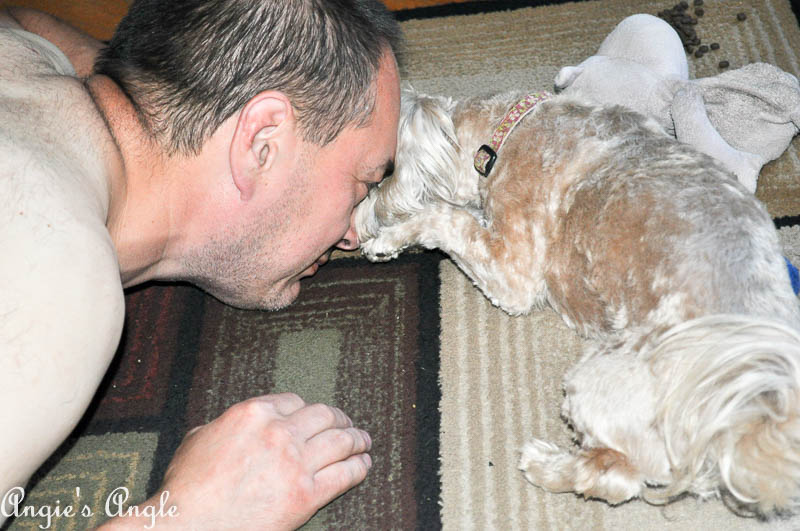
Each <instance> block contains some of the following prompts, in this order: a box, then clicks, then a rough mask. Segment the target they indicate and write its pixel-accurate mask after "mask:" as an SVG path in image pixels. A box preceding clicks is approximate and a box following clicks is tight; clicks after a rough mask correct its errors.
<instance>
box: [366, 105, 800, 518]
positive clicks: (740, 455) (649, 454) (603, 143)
mask: <svg viewBox="0 0 800 531" xmlns="http://www.w3.org/2000/svg"><path fill="white" fill-rule="evenodd" d="M522 96H523V94H518V93H514V94H503V95H498V96H494V97H490V98H486V99H473V100H468V101H464V102H455V101H453V100H451V99H448V98H443V97H427V96H423V95H419V94H416V93H414V92H413V91H412V90H409V89H406V90H405V91H404V95H403V103H402V112H401V124H400V129H399V139H398V142H399V144H398V153H397V165H396V171H395V174H394V175H393V176H392V177H390V178H388V179H386V180H384V182H383V183H382V184H381V185H380V186H379V187H378V188H376V189H374V190H373V191H372V192H371V193H370V195H369V196H368V197H367V199H366V200H365V201H364V202H363V203H362V204H361V205H360V206H359V207H358V210H357V212H356V229H357V231H358V234H359V239H360V241H361V243H362V250H363V252H364V253H365V254H366V255H367V256H368V257H369V258H370V259H372V260H388V259H391V258H393V257H395V256H397V255H398V253H400V252H401V251H402V250H403V249H406V248H408V247H410V246H422V247H425V248H429V249H433V248H438V249H441V250H443V251H444V252H446V253H448V254H449V255H450V257H451V258H452V259H453V260H454V261H455V262H456V263H457V264H458V265H459V267H460V268H461V269H462V270H463V271H464V272H465V273H466V274H467V275H468V276H469V277H470V278H471V279H472V280H473V281H474V283H475V285H476V286H478V288H480V289H481V290H482V291H483V292H484V293H485V294H486V296H487V297H488V298H489V299H490V300H491V301H492V302H493V303H494V304H495V305H497V306H499V307H500V308H502V309H503V310H505V311H507V312H509V313H511V314H522V313H525V312H528V311H530V310H532V309H534V308H540V307H543V306H545V305H549V306H550V307H552V308H553V309H554V310H555V311H556V312H558V313H559V314H560V315H561V317H562V318H563V319H564V321H565V322H566V323H567V324H568V325H569V326H570V327H572V328H574V329H575V330H576V331H577V332H578V333H580V334H581V335H583V336H585V337H587V338H590V339H591V342H590V344H591V345H592V346H591V347H590V348H588V349H587V350H586V352H585V354H584V355H583V357H582V359H581V360H580V361H579V362H578V364H577V365H576V366H575V367H573V368H572V369H571V370H570V371H569V373H568V374H567V375H566V378H565V381H564V391H565V400H564V404H563V416H564V417H565V418H566V420H567V421H568V422H569V423H571V425H572V427H573V428H574V430H575V432H576V435H577V439H578V442H579V447H576V448H559V447H558V446H555V445H553V444H550V443H548V442H546V441H542V440H538V439H534V440H533V441H531V442H530V443H528V444H527V445H526V446H525V448H524V449H523V450H522V460H521V464H520V467H521V469H522V470H524V471H525V475H526V477H527V478H528V479H529V480H530V481H531V482H532V483H533V484H535V485H539V486H541V487H543V488H545V489H548V490H550V491H554V492H565V491H573V492H577V493H580V494H582V495H583V496H585V497H587V498H589V497H591V498H599V499H603V500H606V501H608V502H609V503H611V504H617V503H621V502H623V501H625V500H628V499H631V498H634V497H641V498H644V499H646V500H648V501H650V502H652V503H665V502H668V501H670V500H671V499H674V497H675V496H677V495H679V494H682V493H685V492H690V493H694V494H696V495H698V496H700V497H702V498H708V497H714V496H720V495H721V496H724V498H725V499H726V500H730V501H733V502H734V504H733V505H731V506H732V508H734V509H735V510H737V512H738V511H740V510H741V511H756V512H759V513H762V514H771V513H772V512H773V511H776V510H777V511H784V510H789V511H792V510H795V509H797V508H798V505H799V504H800V333H798V329H800V309H799V308H798V303H797V299H796V298H795V297H794V295H793V293H792V290H791V286H790V281H789V278H788V275H787V271H786V265H785V263H784V260H783V258H782V255H781V251H780V248H779V244H778V239H777V235H776V231H775V228H774V226H773V224H772V222H771V220H770V217H769V215H768V214H767V212H766V210H765V209H764V208H763V206H762V205H761V204H760V203H759V202H758V201H757V200H756V199H755V198H754V197H753V196H752V194H750V193H748V192H747V191H746V190H745V189H744V188H743V187H742V186H741V185H740V184H739V183H737V182H736V180H735V179H734V178H733V176H732V175H730V174H729V173H727V172H726V171H725V170H724V169H723V168H722V167H721V166H720V165H719V164H718V163H716V162H715V161H713V160H712V159H711V158H710V157H708V156H706V155H702V154H700V153H699V152H697V151H695V150H694V149H692V148H691V147H689V146H687V145H685V144H681V143H678V142H677V141H675V140H673V139H672V138H671V137H669V136H667V135H666V134H665V132H664V131H663V130H662V129H661V127H660V126H659V125H658V124H657V123H656V122H654V121H652V120H649V119H647V118H645V117H644V116H642V115H639V114H636V113H634V112H631V111H628V110H625V109H623V108H622V107H600V106H595V105H590V104H585V103H582V102H580V101H576V100H573V99H569V98H568V97H565V96H557V97H553V98H551V99H549V100H547V101H545V102H543V103H540V104H539V105H538V106H537V107H536V108H535V109H534V111H533V112H532V113H531V114H530V115H528V116H527V117H525V118H524V119H523V120H522V122H521V123H520V124H519V125H518V126H517V128H516V129H515V130H514V131H513V132H512V133H511V135H510V136H509V137H508V139H507V141H506V143H505V144H504V145H503V147H502V148H501V149H500V150H499V152H498V160H497V163H496V165H495V167H494V169H493V170H492V172H491V174H490V175H489V176H488V178H483V177H481V176H480V175H479V174H478V173H477V172H476V170H475V169H474V168H473V156H474V154H475V151H476V150H477V149H478V147H479V146H480V145H481V144H484V143H488V140H489V139H490V138H491V135H492V132H493V130H494V128H495V127H496V126H497V125H498V123H499V122H500V121H501V120H502V118H503V117H504V115H505V114H506V112H507V111H508V110H509V108H510V107H511V106H512V105H514V103H516V101H518V100H519V99H520V98H521V97H522ZM531 384H532V385H535V382H532V383H531Z"/></svg>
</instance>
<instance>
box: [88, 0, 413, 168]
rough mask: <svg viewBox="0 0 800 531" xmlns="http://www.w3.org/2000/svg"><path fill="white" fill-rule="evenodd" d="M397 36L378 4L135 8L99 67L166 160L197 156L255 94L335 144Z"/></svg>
mask: <svg viewBox="0 0 800 531" xmlns="http://www.w3.org/2000/svg"><path fill="white" fill-rule="evenodd" d="M400 40H401V35H400V30H399V27H398V25H397V23H396V22H395V20H394V18H393V17H392V15H391V14H390V13H389V12H388V11H387V10H386V8H385V7H384V6H383V4H382V3H381V2H379V1H378V0H181V1H180V2H168V1H163V0H136V1H135V2H134V3H133V5H132V6H131V8H130V11H129V12H128V14H127V15H126V16H125V18H124V19H123V20H122V22H121V23H120V25H119V26H118V28H117V30H116V32H115V34H114V37H113V38H112V39H111V42H110V43H109V45H108V46H107V47H106V48H105V49H104V50H103V51H102V53H101V54H100V56H99V58H98V61H97V63H96V65H95V71H96V73H98V74H102V75H106V76H108V77H110V78H111V79H112V80H113V81H114V82H116V83H117V85H119V86H120V87H121V88H122V90H123V91H124V92H125V93H126V94H127V95H128V97H129V98H130V99H131V101H132V103H133V104H134V106H135V108H136V111H137V113H138V115H139V118H140V121H141V122H142V125H143V126H144V128H145V130H146V131H147V132H148V133H149V134H150V135H151V136H152V137H153V138H154V139H156V140H157V141H158V142H159V144H160V145H161V146H162V147H163V148H164V149H165V151H167V152H169V153H175V152H184V153H196V152H197V151H198V150H199V149H200V146H202V144H203V142H204V141H205V140H207V139H208V137H209V136H210V135H211V134H212V133H213V132H214V131H215V130H216V129H217V128H218V127H219V126H220V125H221V124H222V123H223V122H224V121H225V120H226V119H227V118H229V117H230V116H232V115H233V114H234V113H236V112H238V111H239V110H240V109H241V108H242V107H243V106H244V105H245V103H247V102H248V101H249V100H250V99H251V98H252V97H254V96H255V95H256V94H258V93H259V92H261V91H263V90H265V89H269V90H279V91H281V92H283V93H285V94H286V95H287V96H288V97H289V99H290V100H291V102H292V105H293V106H294V108H295V111H296V113H297V117H298V121H299V123H300V124H301V128H302V133H303V135H304V137H305V139H306V140H309V141H311V142H313V143H316V144H325V143H327V142H330V141H331V140H332V139H333V138H335V137H336V135H337V134H338V133H339V132H340V131H341V130H342V129H343V128H344V126H345V125H347V124H350V123H363V122H364V121H365V120H366V119H368V118H369V116H370V114H371V111H372V108H373V105H374V97H375V94H374V83H373V82H374V79H375V76H376V73H377V70H378V65H379V62H380V59H381V56H382V54H383V52H384V51H385V50H386V49H391V50H392V51H393V52H395V53H396V52H397V46H398V45H399V42H400Z"/></svg>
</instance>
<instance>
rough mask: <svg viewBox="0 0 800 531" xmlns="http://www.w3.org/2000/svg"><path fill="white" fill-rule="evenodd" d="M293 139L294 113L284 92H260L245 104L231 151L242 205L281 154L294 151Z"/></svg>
mask: <svg viewBox="0 0 800 531" xmlns="http://www.w3.org/2000/svg"><path fill="white" fill-rule="evenodd" d="M287 135H290V136H287ZM293 135H294V111H293V108H292V104H291V102H290V101H289V98H287V97H286V95H285V94H283V93H282V92H276V91H266V92H261V93H259V94H258V95H256V96H255V97H253V98H252V99H251V100H250V101H248V102H247V103H246V104H245V106H244V108H243V109H242V112H241V113H240V114H239V120H238V121H237V123H236V130H235V131H234V133H233V139H232V140H231V149H230V165H231V174H232V177H233V183H234V185H235V186H236V188H238V190H239V194H240V197H241V199H242V200H243V201H247V200H249V199H250V198H251V197H253V194H254V193H255V190H256V186H257V185H258V183H259V182H260V181H261V180H262V179H264V178H266V177H265V176H266V175H267V174H268V172H269V171H270V170H271V169H273V168H274V166H275V161H276V159H277V158H278V156H279V155H281V154H282V153H281V152H282V151H286V150H287V149H288V148H290V147H291V142H290V141H291V139H293Z"/></svg>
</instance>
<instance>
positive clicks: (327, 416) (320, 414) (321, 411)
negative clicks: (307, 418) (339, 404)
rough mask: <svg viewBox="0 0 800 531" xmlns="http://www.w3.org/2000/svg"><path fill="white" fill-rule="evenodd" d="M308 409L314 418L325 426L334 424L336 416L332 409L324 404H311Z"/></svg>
mask: <svg viewBox="0 0 800 531" xmlns="http://www.w3.org/2000/svg"><path fill="white" fill-rule="evenodd" d="M308 407H309V408H310V409H311V410H312V411H313V414H314V416H316V417H317V418H319V419H320V421H322V422H324V423H325V424H326V425H334V424H336V422H337V415H336V410H335V409H334V408H332V407H330V406H326V405H325V404H312V405H310V406H308Z"/></svg>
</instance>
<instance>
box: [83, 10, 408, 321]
mask: <svg viewBox="0 0 800 531" xmlns="http://www.w3.org/2000/svg"><path fill="white" fill-rule="evenodd" d="M171 30H174V34H171ZM399 39H400V33H399V28H398V26H397V24H396V22H395V21H394V19H393V18H392V16H391V14H389V13H388V12H387V11H386V9H385V8H384V7H383V6H382V4H381V3H380V2H378V1H377V0H374V1H368V0H349V1H348V0H281V1H277V0H238V1H237V0H216V1H211V0H188V1H184V2H163V1H159V0H155V1H153V0H138V1H137V2H136V3H134V5H133V6H132V9H131V12H130V14H129V15H128V17H126V19H125V20H124V21H123V22H122V24H121V26H120V28H119V30H118V32H117V33H116V34H115V36H114V38H113V39H112V41H111V43H110V45H109V48H108V50H106V51H104V52H103V54H102V57H101V59H100V60H99V61H98V63H97V65H96V72H97V73H98V74H101V75H106V76H108V77H110V78H111V79H112V80H114V81H115V82H116V83H117V84H118V85H119V87H120V88H121V89H122V90H123V91H124V92H125V93H126V94H127V95H128V97H129V99H130V100H131V102H132V103H133V105H134V107H135V108H136V111H137V114H138V117H139V121H140V122H141V124H142V127H143V129H144V130H145V131H146V132H147V133H149V135H150V137H151V139H152V140H154V141H155V142H156V144H157V145H159V146H160V148H161V150H163V152H164V153H166V154H167V155H169V156H170V157H173V158H175V159H191V158H192V157H194V158H196V159H197V160H203V161H209V162H210V164H209V165H208V167H206V166H198V165H194V166H191V167H192V171H193V172H195V174H194V175H192V176H188V177H187V178H186V179H185V181H184V182H185V185H186V186H187V187H191V188H193V189H192V190H191V199H190V200H189V201H190V202H191V205H189V206H188V210H189V217H190V218H192V219H188V220H182V221H181V223H182V225H183V226H181V227H180V229H187V227H188V229H187V230H186V233H187V234H189V236H188V237H185V238H183V239H184V242H183V245H182V246H180V249H179V251H177V252H176V255H177V256H178V261H179V262H181V265H180V267H178V268H177V269H173V272H174V273H171V274H170V275H171V278H177V277H179V278H184V279H187V280H190V281H193V282H195V283H196V284H198V285H200V286H201V287H203V288H204V289H206V290H207V291H209V292H210V293H212V294H214V295H215V296H217V297H218V298H220V299H221V300H223V301H225V302H228V303H230V304H233V305H236V306H240V307H248V308H268V309H276V308H280V307H283V306H286V305H287V304H289V303H290V302H291V301H293V300H294V299H295V298H296V296H297V294H298V292H299V280H300V279H301V278H303V277H305V276H310V275H312V274H313V273H314V272H315V271H316V268H317V267H318V266H319V265H321V264H322V263H324V261H326V260H327V256H328V252H329V250H330V249H331V248H332V247H333V246H335V245H337V246H339V247H341V248H345V249H354V248H356V247H357V239H356V236H355V233H354V230H353V229H352V228H351V215H352V211H353V209H354V207H355V205H356V204H358V203H359V202H360V201H361V200H362V199H363V198H364V196H365V195H366V193H367V190H368V188H369V186H370V185H371V184H372V183H376V182H378V181H380V179H381V178H382V177H383V176H384V175H386V174H387V173H390V172H391V168H392V166H393V159H394V152H395V148H396V138H397V137H396V132H397V122H398V119H399V100H400V97H399V74H398V71H397V64H396V61H395V56H394V49H395V47H396V46H397V44H398V42H399ZM209 177H210V178H209ZM187 194H188V191H187ZM184 210H186V209H184ZM179 225H180V224H179ZM189 226H190V227H189ZM187 241H188V242H189V243H188V244H187V243H186V242H187ZM173 258H174V257H173Z"/></svg>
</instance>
